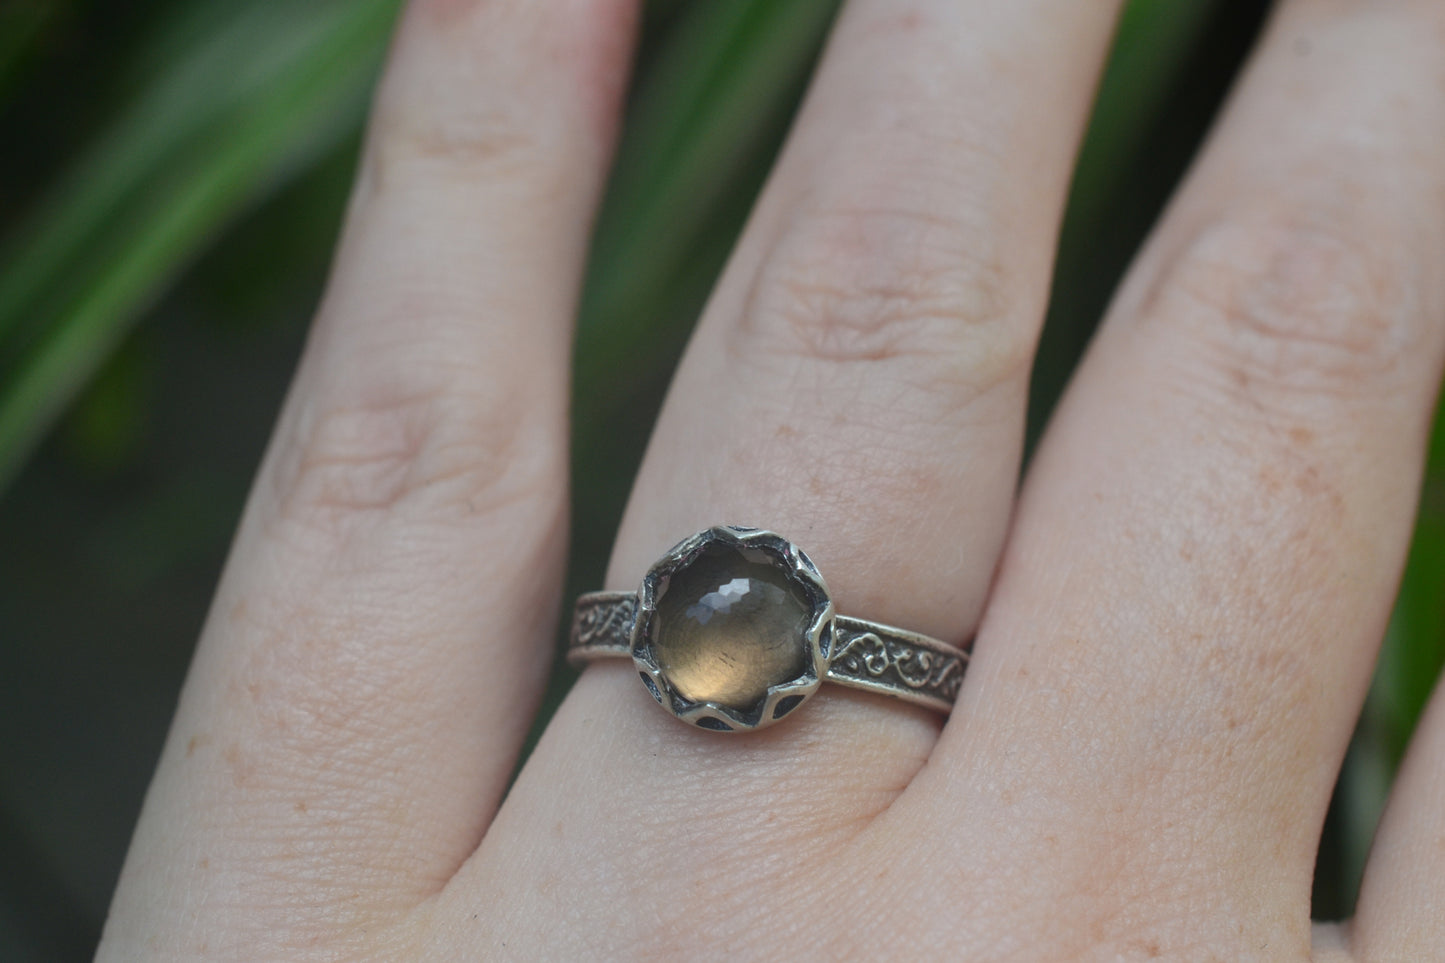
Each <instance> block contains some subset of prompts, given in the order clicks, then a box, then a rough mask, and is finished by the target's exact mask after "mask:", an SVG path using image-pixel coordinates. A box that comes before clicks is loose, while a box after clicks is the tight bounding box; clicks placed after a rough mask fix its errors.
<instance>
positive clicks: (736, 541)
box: [631, 525, 835, 732]
mask: <svg viewBox="0 0 1445 963" xmlns="http://www.w3.org/2000/svg"><path fill="white" fill-rule="evenodd" d="M718 543H721V544H724V545H727V546H729V547H731V548H734V549H738V550H740V551H742V552H744V553H745V554H761V555H763V556H765V557H766V558H767V560H768V561H769V562H771V563H772V564H774V565H775V566H777V568H778V569H779V570H781V571H783V572H785V573H786V574H787V575H788V577H789V579H790V581H791V583H792V584H793V585H794V586H795V587H797V588H798V589H799V590H800V591H801V593H802V596H803V597H804V598H805V599H806V600H807V602H808V603H809V604H810V606H811V608H812V617H811V619H810V620H809V622H808V627H807V629H806V631H805V632H804V633H803V635H802V637H801V638H799V639H798V645H799V646H800V647H805V648H806V654H807V658H806V659H805V662H806V667H805V669H804V671H803V672H802V673H801V674H800V675H798V676H797V677H795V678H792V679H787V680H784V681H781V682H778V683H776V684H774V685H771V686H769V687H768V689H767V692H766V693H765V694H764V696H763V697H762V698H761V699H759V700H757V701H756V702H755V703H753V704H752V705H747V706H739V705H727V704H723V703H719V702H711V701H695V700H692V699H689V698H687V697H685V696H683V695H682V694H681V693H680V692H678V691H677V689H676V688H675V687H674V686H673V685H672V684H671V683H670V682H669V681H668V679H667V675H666V673H665V671H664V670H663V668H662V666H661V665H660V664H659V662H658V659H657V657H656V654H655V653H654V652H653V630H654V626H655V624H656V616H657V603H658V601H659V600H660V599H661V598H662V597H663V595H665V594H666V592H667V589H668V585H669V582H670V581H671V579H672V576H673V575H674V574H676V573H678V572H680V571H682V570H683V569H685V568H687V567H688V566H689V565H691V564H692V563H693V562H694V561H695V560H696V559H697V558H698V556H699V555H700V554H702V552H703V551H704V550H706V549H707V548H708V547H709V546H711V545H715V544H718ZM834 615H835V613H834V609H833V600H832V598H831V597H830V596H829V594H828V586H827V584H826V583H825V582H824V581H823V576H822V575H821V574H820V573H819V572H818V569H817V566H815V565H814V564H813V561H812V559H810V558H808V556H807V554H805V553H804V552H803V551H802V550H801V549H799V548H798V547H797V546H796V545H794V544H793V543H792V542H790V541H788V540H787V539H786V538H784V537H783V536H781V535H778V534H777V533H775V532H770V531H765V530H763V529H757V528H744V527H741V526H735V525H726V526H717V527H715V528H709V529H706V530H704V531H701V532H698V533H697V534H696V535H693V536H691V537H689V538H686V539H684V540H682V541H681V542H679V543H678V544H677V545H675V546H673V548H672V549H671V550H670V551H668V553H667V554H666V555H664V556H663V557H662V558H660V559H658V560H657V562H655V563H654V564H653V566H652V568H650V569H648V571H647V574H646V575H645V576H643V579H642V586H641V587H640V588H639V589H638V591H637V618H636V621H634V622H633V626H632V636H631V653H632V662H633V664H634V665H635V666H636V668H637V671H638V673H639V675H640V676H641V677H642V681H643V683H644V684H645V685H646V686H647V689H648V691H649V693H650V694H651V695H652V697H653V699H655V700H656V701H657V703H658V704H659V705H661V706H662V707H663V708H664V709H666V710H667V711H668V712H670V713H671V714H672V715H673V716H674V717H676V718H678V719H681V720H682V721H683V722H686V723H689V724H690V725H694V726H697V727H698V728H700V729H708V730H712V731H714V732H746V731H749V730H752V729H762V728H764V727H766V726H770V725H772V724H773V723H774V722H777V721H778V720H780V719H783V718H786V717H787V716H788V715H790V714H791V713H792V712H794V711H796V710H797V709H798V707H799V706H801V705H802V704H803V703H804V702H806V701H807V700H808V698H809V697H811V696H812V695H813V693H814V692H816V691H818V686H819V685H820V684H822V681H823V678H824V676H825V675H826V674H827V671H828V660H829V657H830V655H831V649H832V646H833V622H834Z"/></svg>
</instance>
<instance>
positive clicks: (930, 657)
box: [828, 616, 968, 707]
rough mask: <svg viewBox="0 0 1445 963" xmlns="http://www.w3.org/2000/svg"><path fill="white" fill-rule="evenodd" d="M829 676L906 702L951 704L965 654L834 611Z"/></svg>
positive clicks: (938, 643) (956, 691)
mask: <svg viewBox="0 0 1445 963" xmlns="http://www.w3.org/2000/svg"><path fill="white" fill-rule="evenodd" d="M834 632H835V638H834V641H833V646H834V655H833V660H832V664H831V665H830V666H829V668H828V678H829V679H831V680H832V681H834V682H840V683H843V684H844V685H854V686H857V687H859V688H868V689H875V690H878V691H882V692H885V693H887V694H889V695H893V696H897V697H899V698H904V699H908V700H909V701H911V702H922V703H930V704H942V705H943V706H944V707H951V706H952V705H953V703H954V701H955V700H956V699H957V698H958V690H959V687H960V686H961V685H962V684H963V674H964V671H965V670H966V669H967V668H968V654H967V653H965V652H964V651H962V650H960V649H955V648H954V647H952V646H945V645H943V644H942V643H940V642H937V641H935V640H933V639H929V638H926V637H924V636H920V635H915V634H913V633H911V632H901V631H897V630H890V629H888V628H887V627H885V626H881V625H875V624H873V623H870V622H864V621H862V620H861V619H850V618H847V617H846V616H839V618H838V620H837V622H836V625H835V628H834Z"/></svg>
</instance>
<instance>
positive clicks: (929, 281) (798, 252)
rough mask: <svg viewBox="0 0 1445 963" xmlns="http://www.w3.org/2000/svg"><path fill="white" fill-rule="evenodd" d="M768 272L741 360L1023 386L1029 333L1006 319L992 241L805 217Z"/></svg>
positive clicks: (862, 215)
mask: <svg viewBox="0 0 1445 963" xmlns="http://www.w3.org/2000/svg"><path fill="white" fill-rule="evenodd" d="M771 255H772V256H771V257H769V258H768V259H767V260H766V262H765V264H764V267H763V268H762V269H761V271H760V273H759V275H758V277H757V279H756V281H755V283H754V286H753V289H752V291H751V292H750V296H749V301H748V304H747V306H746V308H745V309H744V312H743V319H742V323H741V324H740V325H739V326H738V328H737V330H738V332H739V333H740V335H741V336H742V337H743V338H744V339H745V340H746V341H747V344H746V345H744V346H743V348H742V350H743V351H745V352H753V351H757V350H759V347H758V345H757V342H759V341H761V342H762V351H763V352H764V353H765V354H782V355H785V356H786V355H791V356H800V357H803V358H805V359H809V360H818V361H825V362H843V363H852V362H872V361H889V360H894V359H899V360H903V361H906V362H908V363H909V364H910V365H913V366H923V367H924V369H925V370H931V371H933V372H935V373H936V374H937V376H938V377H939V378H940V379H942V380H946V381H948V382H952V383H961V384H963V385H965V386H967V387H968V388H970V389H971V390H973V391H974V392H976V393H982V392H983V391H984V390H987V389H988V388H991V387H993V386H995V385H997V384H999V383H1001V382H1004V381H1008V380H1010V379H1012V378H1015V377H1021V376H1022V375H1023V374H1024V373H1025V372H1026V370H1027V367H1028V364H1029V358H1030V355H1031V352H1032V329H1031V327H1030V326H1028V325H1024V324H1021V323H1019V321H1018V318H1017V314H1016V312H1011V311H1010V310H1009V305H1008V301H1007V298H1006V290H1007V288H1008V287H1009V278H1008V276H1007V272H1006V271H1005V270H1004V269H1003V267H1002V264H1001V259H1000V258H999V257H997V249H996V246H995V245H994V244H993V243H992V242H991V241H990V240H989V239H988V237H987V233H986V232H983V231H979V230H976V229H975V228H974V227H973V226H970V225H969V224H967V223H966V222H964V221H963V220H961V219H959V218H954V217H948V216H943V215H937V214H931V213H923V212H908V211H902V210H898V209H889V208H884V209H854V210H834V211H829V212H821V213H813V214H808V215H805V216H804V217H802V218H800V219H799V220H798V222H797V223H796V224H795V225H794V226H793V227H791V228H790V229H789V230H788V231H787V232H786V233H785V234H784V235H783V237H782V239H781V240H780V241H779V242H778V244H777V246H776V247H775V249H774V250H773V251H772V252H771Z"/></svg>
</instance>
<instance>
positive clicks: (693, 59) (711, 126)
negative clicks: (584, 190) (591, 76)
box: [577, 0, 838, 421]
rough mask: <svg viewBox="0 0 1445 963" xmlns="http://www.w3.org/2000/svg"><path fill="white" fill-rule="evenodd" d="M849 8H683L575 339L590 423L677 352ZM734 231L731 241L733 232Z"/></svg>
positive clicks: (633, 146)
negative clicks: (761, 164) (686, 308)
mask: <svg viewBox="0 0 1445 963" xmlns="http://www.w3.org/2000/svg"><path fill="white" fill-rule="evenodd" d="M837 7H838V0H711V2H708V3H693V4H690V5H687V6H685V7H683V8H682V9H680V10H679V11H678V12H677V13H676V19H675V22H674V23H673V24H672V29H671V30H670V32H669V33H668V35H667V36H666V37H665V39H664V40H663V41H662V43H663V46H662V48H661V49H660V50H659V51H658V52H657V55H656V57H655V59H654V60H653V62H652V65H651V69H650V70H649V71H648V72H647V74H646V75H645V76H644V77H642V78H640V79H639V83H638V90H637V92H636V95H635V98H634V104H633V109H632V111H631V112H630V116H629V121H628V124H627V127H626V130H625V132H624V137H623V141H622V144H621V146H620V148H619V150H618V159H617V165H616V169H615V171H614V174H613V178H612V183H611V186H610V190H609V192H608V197H607V201H606V203H605V204H604V207H603V211H602V214H601V216H600V218H599V223H598V228H597V232H596V241H595V245H594V257H593V261H592V264H591V267H590V270H589V277H588V284H587V289H586V292H585V294H584V299H583V308H582V314H581V320H580V323H579V331H578V351H577V357H578V372H577V397H578V399H579V401H580V402H582V407H583V409H584V411H585V413H586V416H587V418H588V419H589V421H593V420H595V419H596V418H597V417H599V415H600V414H601V411H599V409H598V405H599V404H601V405H602V406H603V410H606V409H607V407H608V406H609V405H608V403H609V402H610V407H611V408H612V409H615V407H616V405H617V403H618V402H619V401H621V400H622V399H623V398H625V396H626V394H625V391H624V392H623V393H621V394H620V395H619V394H618V393H616V392H608V391H605V390H603V386H605V385H613V386H615V385H619V384H621V385H626V384H629V383H632V382H635V381H637V380H639V379H641V378H643V377H644V376H645V375H647V374H648V373H650V372H652V371H655V370H656V369H657V367H658V365H659V362H660V361H662V362H665V360H666V359H668V358H670V357H671V355H672V353H673V352H674V351H675V349H676V344H677V340H678V337H677V335H676V334H673V335H672V336H669V335H668V333H667V332H666V331H665V329H666V328H667V327H668V324H669V322H672V323H673V324H672V326H673V327H674V328H675V327H678V326H680V327H681V328H682V330H683V331H685V330H686V328H687V327H688V326H690V324H691V321H692V318H690V317H681V318H679V317H676V315H675V311H674V310H673V309H674V308H675V306H677V305H678V304H679V303H687V302H688V301H689V300H690V299H689V298H687V297H686V293H687V292H692V291H696V290H697V288H698V285H699V284H702V285H703V286H705V285H706V284H707V283H708V282H709V281H710V280H711V277H712V274H714V273H715V271H716V269H717V267H718V265H719V263H720V258H718V257H716V256H714V257H707V256H706V255H704V254H703V253H702V252H703V251H705V250H709V249H710V250H711V251H713V252H714V255H716V254H717V253H718V252H717V244H716V242H717V240H718V235H719V231H718V228H719V226H720V225H721V224H727V223H732V224H734V225H736V224H737V223H739V222H740V219H739V218H737V217H736V216H735V214H736V211H737V210H738V209H739V208H741V209H742V210H744V211H745V210H746V207H747V205H748V204H749V203H750V201H751V194H752V189H753V188H754V187H755V184H754V182H753V180H752V177H751V175H752V173H753V172H754V171H755V170H756V168H757V166H758V161H759V159H760V158H761V157H766V156H770V154H771V152H772V150H773V149H774V147H775V146H776V138H775V135H774V132H775V131H778V130H779V129H780V128H781V127H782V126H783V125H785V123H786V121H787V118H788V117H789V115H790V114H791V112H792V110H793V107H794V106H795V104H796V103H797V99H798V96H799V94H800V92H801V90H802V88H803V85H804V83H805V81H806V79H807V76H808V72H809V68H810V67H811V66H812V64H813V62H814V60H815V59H816V57H817V53H818V50H819V48H820V47H821V45H822V41H823V37H824V35H825V33H826V31H827V28H828V25H829V24H830V23H831V22H832V19H833V15H834V13H835V11H836V10H837ZM727 236H730V232H726V231H725V232H724V237H727Z"/></svg>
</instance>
